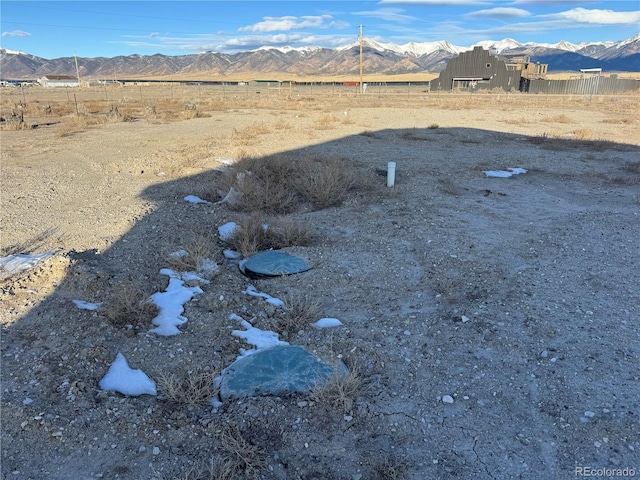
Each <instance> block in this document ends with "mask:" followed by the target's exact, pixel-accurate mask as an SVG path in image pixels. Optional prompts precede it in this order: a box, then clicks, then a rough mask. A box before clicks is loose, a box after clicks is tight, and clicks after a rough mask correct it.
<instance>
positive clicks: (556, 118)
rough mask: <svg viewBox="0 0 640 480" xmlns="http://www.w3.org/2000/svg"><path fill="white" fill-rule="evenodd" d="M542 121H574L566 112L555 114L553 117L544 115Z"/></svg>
mask: <svg viewBox="0 0 640 480" xmlns="http://www.w3.org/2000/svg"><path fill="white" fill-rule="evenodd" d="M541 121H542V122H547V123H574V122H573V120H572V119H571V118H570V117H567V116H566V115H564V114H562V115H555V116H553V117H544V118H543V119H542V120H541Z"/></svg>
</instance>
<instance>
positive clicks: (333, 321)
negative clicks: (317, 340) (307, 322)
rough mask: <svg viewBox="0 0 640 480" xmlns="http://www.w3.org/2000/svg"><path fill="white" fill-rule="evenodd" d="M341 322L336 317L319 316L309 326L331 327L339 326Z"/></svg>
mask: <svg viewBox="0 0 640 480" xmlns="http://www.w3.org/2000/svg"><path fill="white" fill-rule="evenodd" d="M342 325H343V323H342V322H341V321H340V320H338V319H337V318H321V319H320V320H318V321H317V322H315V323H312V324H311V326H313V327H315V328H333V327H340V326H342Z"/></svg>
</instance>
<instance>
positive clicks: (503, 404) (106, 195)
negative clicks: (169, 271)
mask: <svg viewBox="0 0 640 480" xmlns="http://www.w3.org/2000/svg"><path fill="white" fill-rule="evenodd" d="M165 90H166V89H165ZM40 92H41V93H38V92H35V91H34V92H29V97H28V98H26V99H25V100H26V101H25V102H24V104H23V106H22V107H20V108H21V109H22V110H23V111H25V112H27V115H25V117H24V119H25V122H27V123H29V122H31V123H30V124H34V123H35V124H38V125H39V126H38V127H37V128H29V129H27V128H25V129H18V128H15V127H13V128H9V127H11V126H10V125H5V128H4V129H3V130H2V132H1V135H2V137H1V139H2V175H1V179H0V181H1V185H0V186H1V191H2V247H3V253H2V255H7V254H9V253H17V252H22V253H39V252H44V251H49V250H52V249H54V248H59V249H60V250H58V251H57V253H56V254H55V255H54V256H53V257H52V258H50V259H49V260H46V261H43V262H41V263H40V264H38V265H37V266H36V267H34V268H32V269H31V270H28V271H26V272H24V273H21V274H17V275H13V276H11V277H8V278H5V279H3V280H2V283H1V284H0V288H1V299H2V384H1V388H2V475H3V478H7V479H9V478H11V479H44V478H46V479H60V480H62V479H65V480H66V479H69V480H71V479H73V480H77V479H90V478H105V479H107V478H108V479H113V478H121V479H144V478H154V479H173V478H183V479H204V478H225V477H224V475H226V474H227V473H228V475H227V477H226V478H277V479H305V480H307V479H354V480H358V479H365V480H366V479H394V478H397V479H404V478H406V479H427V478H434V479H436V478H442V479H446V478H465V479H466V478H469V479H471V478H473V479H485V478H486V479H489V478H493V479H506V478H514V479H551V478H555V479H565V478H566V479H569V478H575V477H576V473H578V474H584V473H585V472H591V474H592V475H593V474H594V473H596V474H602V475H600V478H608V477H609V476H615V475H618V476H621V475H622V474H623V472H626V473H627V476H631V477H634V476H635V477H636V478H637V477H638V476H640V461H639V460H638V459H639V458H640V453H639V452H640V387H639V380H640V373H639V372H640V370H639V369H638V358H639V355H640V333H639V332H640V329H639V328H638V322H639V321H640V268H638V258H639V253H640V158H639V156H638V153H639V151H640V147H639V146H638V145H640V141H639V140H638V137H637V131H638V126H639V125H638V97H637V96H617V97H593V98H570V97H530V96H525V95H519V94H511V95H506V94H502V95H498V94H485V95H476V96H454V95H437V96H436V95H433V96H431V95H430V94H419V93H417V92H415V93H414V94H413V95H412V96H406V97H405V96H403V95H396V96H390V95H385V94H383V93H376V92H375V91H374V92H372V94H371V95H365V96H364V97H355V96H347V95H345V96H342V95H335V94H331V95H330V94H327V95H326V96H310V95H306V94H305V95H296V94H293V95H292V96H291V98H289V96H288V95H278V96H274V95H257V94H255V98H254V97H253V96H251V97H250V98H249V97H246V98H245V97H243V98H239V97H233V96H232V95H230V96H227V92H225V97H224V98H222V97H220V95H218V96H216V98H209V97H207V96H205V95H204V94H202V93H200V94H199V95H200V96H199V97H198V96H197V95H195V94H194V96H193V98H190V99H188V98H185V99H184V100H180V101H178V100H177V99H174V98H171V99H166V98H165V99H164V100H162V101H161V100H157V101H154V102H150V101H149V100H148V99H149V98H155V97H154V94H153V91H151V90H147V91H145V92H144V93H145V98H146V99H147V100H146V102H140V103H139V104H137V103H135V102H136V101H139V99H138V98H137V90H135V91H133V93H130V92H126V93H127V95H128V98H127V95H125V96H124V97H123V98H121V99H120V100H119V102H121V103H118V104H117V106H118V110H117V111H116V110H114V109H113V108H112V106H113V105H114V102H115V100H113V97H112V98H111V99H110V100H109V101H106V100H104V99H102V100H100V99H94V100H92V101H93V103H90V100H89V99H88V97H81V99H80V100H81V101H80V107H81V108H79V110H78V113H76V109H75V105H74V103H73V101H72V100H73V99H72V98H70V99H67V98H66V95H67V93H62V94H57V95H64V98H62V99H60V98H58V99H52V98H45V96H46V95H50V94H49V93H45V92H42V91H40ZM171 93H172V95H173V94H174V92H173V91H172V92H171ZM165 94H166V91H165ZM38 95H42V97H39V96H38ZM79 95H80V94H79ZM83 95H84V94H83ZM95 95H96V98H98V97H100V96H102V95H103V92H102V91H98V92H96V93H95ZM207 95H209V93H207ZM316 95H318V92H316ZM108 96H111V93H110V92H109V95H108ZM165 96H166V95H165ZM160 97H161V95H160V94H158V95H157V98H158V99H160ZM21 99H22V97H21V95H20V93H19V92H15V93H12V94H11V95H3V102H4V103H3V109H4V111H3V113H4V114H7V112H8V111H10V110H11V109H15V108H17V105H18V104H20V101H21ZM66 100H69V102H68V104H67V105H66V106H65V105H64V103H65V101H66ZM76 100H77V99H76ZM56 102H58V103H56ZM60 102H62V103H60ZM163 102H164V103H163ZM143 103H144V105H143ZM194 104H195V105H196V109H195V110H194V107H193V105H194ZM176 105H177V107H176ZM47 107H49V108H47ZM63 107H64V108H63ZM176 108H177V110H176ZM56 110H59V112H58V113H56ZM105 112H106V113H105ZM194 112H195V113H194ZM14 113H15V111H14ZM85 114H86V116H85ZM7 118H8V117H7ZM81 118H82V119H83V120H82V121H79V120H80V119H81ZM88 119H89V120H88ZM91 119H93V120H91ZM96 119H97V120H96ZM123 120H127V121H123ZM285 151H286V152H291V154H292V155H294V156H299V157H300V158H306V157H309V156H314V157H317V158H325V157H326V158H329V157H330V158H335V157H339V158H342V159H344V161H345V162H351V163H352V164H353V165H355V168H356V172H357V175H358V176H359V177H362V178H367V179H368V185H369V187H368V188H366V189H365V188H362V189H357V188H356V189H353V190H352V191H351V192H350V193H349V194H348V196H347V198H346V199H345V200H344V201H343V202H342V204H341V205H340V206H336V207H331V208H325V209H315V208H312V207H310V206H308V205H301V206H300V208H298V209H297V210H295V211H294V212H293V213H292V214H291V216H292V217H293V218H296V219H298V220H305V221H306V222H308V224H309V225H311V229H312V233H313V234H314V241H313V243H312V244H311V245H309V246H297V247H289V248H287V249H286V250H287V251H289V252H292V253H295V254H297V255H300V256H302V257H304V258H305V259H307V260H308V262H309V263H310V264H311V266H312V267H313V268H312V269H311V270H309V271H308V272H305V273H301V274H297V275H291V276H287V277H278V278H269V279H249V278H247V277H245V276H243V275H242V274H241V273H240V271H239V269H238V264H237V261H233V260H228V259H225V258H224V256H223V255H222V250H223V248H224V245H223V244H222V242H221V241H219V240H215V242H216V243H215V245H214V247H215V248H214V252H215V258H214V260H216V261H217V262H218V263H219V265H220V273H219V274H218V275H217V276H216V277H215V278H214V279H213V281H212V282H211V284H209V285H202V290H203V293H202V294H200V295H198V296H196V297H195V298H194V299H193V300H191V301H190V302H188V303H187V304H186V305H185V313H184V315H185V316H186V317H187V318H188V322H187V323H186V324H185V325H184V326H183V327H182V328H181V330H182V333H181V334H180V335H178V336H174V337H158V336H156V335H154V334H151V333H148V330H149V329H150V328H151V324H150V323H147V324H146V325H141V326H140V325H139V326H138V328H137V329H136V328H133V329H127V328H124V327H122V326H118V325H115V324H114V323H113V322H111V321H110V320H109V319H108V318H107V316H106V314H105V310H104V309H102V308H101V309H98V310H96V311H88V310H81V309H79V308H77V307H76V306H75V305H74V303H72V300H74V299H81V300H86V301H91V302H103V301H104V302H107V301H108V298H109V295H111V294H112V292H113V289H114V288H115V286H117V285H118V284H121V283H122V281H125V280H126V281H127V282H130V284H131V285H133V286H135V287H136V288H139V289H142V290H143V291H144V292H145V293H146V294H147V295H151V294H152V293H154V292H158V291H163V290H164V289H165V288H166V286H167V277H166V276H163V275H160V274H159V270H160V269H161V268H165V267H167V266H169V265H168V257H169V254H170V253H171V252H175V251H177V250H179V249H180V248H183V247H185V245H187V244H188V243H189V242H191V241H192V240H193V238H194V236H196V235H201V234H203V233H205V234H206V233H210V234H211V236H212V238H214V239H217V227H218V226H219V225H222V224H224V223H225V222H228V221H237V220H238V219H239V218H241V217H242V214H241V213H240V212H237V211H234V210H232V209H231V208H229V206H228V205H226V204H193V203H188V202H186V201H184V200H183V198H184V197H185V196H186V195H189V194H193V195H197V196H200V197H201V198H204V199H207V200H210V201H212V202H215V201H217V200H219V197H218V192H217V189H216V186H217V185H218V184H219V177H220V174H219V173H218V172H216V171H215V169H216V168H219V167H221V166H222V165H224V162H221V160H225V159H237V158H240V157H242V156H247V155H252V156H258V157H259V156H263V155H267V154H273V153H278V152H285ZM389 161H395V162H396V163H397V178H396V185H395V187H393V188H388V187H387V186H386V184H385V182H386V180H385V178H384V176H380V175H377V174H376V170H385V169H386V166H387V162H389ZM510 167H520V168H524V169H526V170H527V173H523V174H520V175H514V176H512V177H509V178H491V177H487V176H486V175H485V174H484V173H483V171H486V170H504V169H506V168H510ZM376 182H377V183H376ZM250 284H251V285H254V286H255V287H256V288H257V289H258V290H260V291H263V292H267V293H268V294H270V295H272V296H274V297H278V298H285V297H287V296H291V295H303V296H307V297H311V298H313V300H314V301H316V302H317V303H318V304H319V306H320V311H321V316H323V317H335V318H339V319H340V320H341V321H342V322H343V323H344V326H343V327H338V328H333V329H322V330H316V329H313V328H311V327H307V328H304V329H302V330H300V331H298V332H292V333H290V334H288V335H287V334H285V333H283V332H279V333H281V334H282V338H283V339H286V340H287V341H288V342H289V343H291V344H295V345H302V346H304V347H305V348H306V349H307V350H309V351H311V352H313V353H315V354H316V355H318V356H319V357H320V358H321V359H322V360H324V361H327V362H335V361H337V360H338V359H342V360H344V361H345V363H346V364H347V365H348V366H350V367H351V368H352V369H355V368H357V369H358V372H359V378H360V380H361V384H360V385H359V386H358V388H357V389H355V391H353V392H347V394H346V395H345V397H346V398H345V399H344V400H345V401H343V402H330V401H323V397H322V396H317V397H316V396H313V397H307V396H282V397H258V398H246V399H241V400H235V401H230V402H227V403H225V404H223V405H222V406H221V407H220V408H219V409H218V410H217V412H215V413H214V412H212V409H211V407H210V406H208V405H207V404H204V405H202V404H196V405H186V404H184V403H179V402H175V401H172V399H171V395H170V392H168V391H167V390H166V384H163V383H162V382H161V381H160V380H161V378H162V377H163V374H164V376H166V374H167V373H173V374H175V375H176V378H186V377H188V376H189V375H191V374H193V372H209V373H210V374H211V375H212V376H215V375H217V374H219V372H220V369H221V368H223V367H225V366H226V365H229V364H230V363H231V362H232V361H233V360H234V359H235V358H236V356H237V355H238V354H239V349H240V348H242V347H245V348H246V347H247V345H246V344H244V342H243V341H242V340H241V339H239V338H237V337H235V336H232V335H231V331H232V330H233V329H237V328H238V324H237V322H234V321H232V320H229V315H230V314H232V313H236V314H241V315H242V316H243V317H245V318H250V319H252V322H253V323H254V325H255V326H257V327H259V328H262V329H264V330H273V329H275V325H277V322H276V319H277V318H278V315H280V314H281V313H282V312H279V311H278V309H276V308H273V307H272V306H270V305H268V304H267V303H266V302H264V301H263V300H262V299H260V298H256V297H251V296H248V295H245V294H243V293H242V292H243V290H245V289H246V288H247V286H248V285H250ZM118 352H121V353H123V354H124V355H125V357H126V358H127V360H128V362H129V364H130V366H131V367H132V368H139V369H142V370H143V371H144V372H145V373H147V374H148V375H149V376H150V377H151V378H152V379H153V380H155V381H157V383H158V396H149V395H143V396H140V397H126V396H123V395H120V394H118V393H114V392H104V391H101V390H100V389H99V387H98V382H99V381H100V379H101V378H103V376H104V375H105V373H106V372H107V370H108V368H109V366H110V365H111V363H112V362H113V360H114V358H115V356H116V354H117V353H118ZM163 385H164V387H165V389H164V390H163ZM447 396H448V397H447ZM450 400H453V401H452V402H450ZM225 462H226V463H225ZM225 466H226V468H228V471H227V472H226V473H225V472H224V471H223V469H224V468H225ZM580 469H582V470H580ZM588 469H590V470H588ZM625 469H626V470H625ZM630 473H632V474H633V475H630ZM234 475H235V476H234Z"/></svg>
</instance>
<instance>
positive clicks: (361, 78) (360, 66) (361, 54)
mask: <svg viewBox="0 0 640 480" xmlns="http://www.w3.org/2000/svg"><path fill="white" fill-rule="evenodd" d="M360 93H361V94H362V25H360Z"/></svg>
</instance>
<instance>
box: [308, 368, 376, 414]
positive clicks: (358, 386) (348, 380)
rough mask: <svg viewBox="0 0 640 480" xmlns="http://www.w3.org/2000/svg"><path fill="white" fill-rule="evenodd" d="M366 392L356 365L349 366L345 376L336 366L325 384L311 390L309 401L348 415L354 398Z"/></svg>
mask: <svg viewBox="0 0 640 480" xmlns="http://www.w3.org/2000/svg"><path fill="white" fill-rule="evenodd" d="M366 390H367V388H366V385H365V382H364V379H363V377H362V374H361V371H360V367H359V365H358V364H357V363H354V364H353V365H351V366H350V369H349V372H348V373H346V374H345V373H344V371H343V369H342V368H341V366H340V365H336V366H334V373H333V375H332V376H331V377H329V379H328V380H327V381H326V382H325V383H323V384H321V385H319V386H316V387H314V388H312V389H311V399H312V400H313V401H314V402H316V403H318V404H319V405H324V406H326V407H327V408H330V409H332V410H337V411H340V412H342V413H349V412H351V411H352V410H353V403H354V402H355V400H356V398H357V397H359V396H361V395H363V394H364V393H365V392H366Z"/></svg>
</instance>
